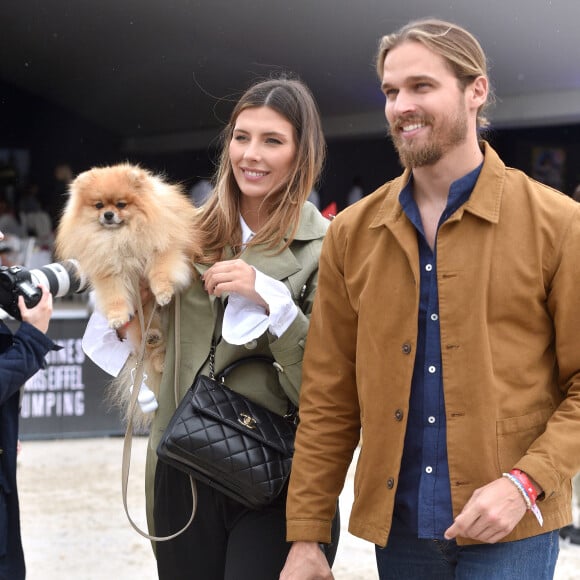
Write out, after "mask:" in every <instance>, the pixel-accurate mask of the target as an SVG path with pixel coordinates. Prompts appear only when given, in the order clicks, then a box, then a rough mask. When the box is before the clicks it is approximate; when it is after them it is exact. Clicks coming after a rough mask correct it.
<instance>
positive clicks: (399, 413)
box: [395, 409, 403, 421]
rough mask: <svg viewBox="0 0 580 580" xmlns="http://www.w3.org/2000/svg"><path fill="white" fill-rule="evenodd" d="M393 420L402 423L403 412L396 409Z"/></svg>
mask: <svg viewBox="0 0 580 580" xmlns="http://www.w3.org/2000/svg"><path fill="white" fill-rule="evenodd" d="M395 419H396V420H397V421H402V420H403V411H401V409H397V410H396V411H395Z"/></svg>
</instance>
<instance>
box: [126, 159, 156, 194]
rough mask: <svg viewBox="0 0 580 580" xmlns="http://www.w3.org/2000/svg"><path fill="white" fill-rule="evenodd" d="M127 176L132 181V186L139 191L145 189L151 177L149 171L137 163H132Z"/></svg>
mask: <svg viewBox="0 0 580 580" xmlns="http://www.w3.org/2000/svg"><path fill="white" fill-rule="evenodd" d="M127 176H128V178H129V181H130V182H131V186H132V187H133V189H136V190H137V191H138V190H140V189H143V188H144V187H145V186H146V184H147V181H148V179H149V178H150V175H149V173H148V172H147V171H145V169H142V168H141V167H139V166H137V165H131V166H130V167H129V171H128V172H127Z"/></svg>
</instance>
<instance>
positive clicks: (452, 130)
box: [389, 109, 467, 169]
mask: <svg viewBox="0 0 580 580" xmlns="http://www.w3.org/2000/svg"><path fill="white" fill-rule="evenodd" d="M415 122H418V123H424V124H425V126H426V127H431V136H430V137H429V139H428V141H427V142H426V143H424V144H422V145H417V144H414V143H413V141H411V142H409V141H407V140H406V139H403V138H402V137H401V135H400V133H399V129H400V128H401V126H403V125H408V124H410V123H415ZM389 137H390V138H391V141H392V142H393V145H394V146H395V149H396V150H397V153H398V154H399V160H400V161H401V165H403V167H406V168H407V169H413V168H414V167H426V166H428V165H434V164H435V163H437V162H438V161H440V160H441V159H442V158H443V156H444V155H445V154H446V153H447V152H448V151H450V150H451V149H452V148H453V147H456V146H457V145H460V144H461V143H463V142H464V141H465V139H466V137H467V115H466V114H465V111H464V110H463V109H459V110H458V112H457V114H456V115H455V116H453V117H449V118H447V119H446V121H445V122H444V123H443V124H440V126H439V127H435V125H434V119H433V117H407V118H402V119H399V120H397V121H396V122H395V125H394V126H393V127H392V128H389Z"/></svg>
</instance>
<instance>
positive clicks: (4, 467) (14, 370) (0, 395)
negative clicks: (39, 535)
mask: <svg viewBox="0 0 580 580" xmlns="http://www.w3.org/2000/svg"><path fill="white" fill-rule="evenodd" d="M3 238H4V234H2V232H0V240H1V239H3ZM41 289H42V298H41V299H40V301H39V302H38V304H36V305H35V306H34V307H33V308H27V307H26V305H25V303H24V298H23V297H22V296H19V297H18V308H19V312H20V316H21V317H22V323H21V324H20V326H19V328H18V330H17V331H16V332H15V333H14V334H13V333H12V332H11V331H10V329H9V328H8V327H7V326H6V325H5V324H4V323H3V322H2V321H0V580H21V579H23V578H24V577H25V575H26V570H25V565H24V554H23V550H22V542H21V539H20V514H19V507H18V494H17V489H16V446H17V441H18V415H19V403H20V388H21V387H22V385H23V384H24V383H25V381H26V380H28V379H29V378H30V377H31V376H32V375H34V374H35V373H36V372H37V371H38V370H39V369H41V368H43V367H44V365H45V361H44V357H45V355H46V354H47V352H48V351H50V350H58V349H59V348H60V347H59V346H57V345H56V344H55V343H54V342H52V340H50V339H49V338H48V337H47V336H46V334H45V333H46V331H47V330H48V324H49V322H50V316H51V314H52V295H51V294H50V293H49V292H48V290H47V289H46V288H44V287H42V288H41Z"/></svg>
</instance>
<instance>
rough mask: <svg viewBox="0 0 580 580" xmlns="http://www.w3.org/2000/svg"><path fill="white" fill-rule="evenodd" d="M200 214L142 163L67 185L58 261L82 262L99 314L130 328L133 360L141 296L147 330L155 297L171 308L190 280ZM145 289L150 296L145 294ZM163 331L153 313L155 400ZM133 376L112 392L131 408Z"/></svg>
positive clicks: (149, 369)
mask: <svg viewBox="0 0 580 580" xmlns="http://www.w3.org/2000/svg"><path fill="white" fill-rule="evenodd" d="M195 212H196V210H195V207H194V205H193V203H192V202H191V201H190V200H189V198H188V197H186V195H185V194H184V193H183V191H182V190H181V188H180V187H179V186H177V185H174V184H170V183H167V182H166V181H165V180H164V179H163V178H161V177H160V176H158V175H155V174H153V173H151V172H149V171H147V170H146V169H143V168H141V167H139V166H137V165H131V164H128V163H124V164H120V165H113V166H109V167H96V168H93V169H90V170H89V171H86V172H84V173H81V174H79V175H78V176H77V177H76V178H75V179H74V181H73V182H72V183H71V184H70V187H69V198H68V201H67V204H66V206H65V208H64V211H63V214H62V217H61V219H60V222H59V224H58V228H57V234H56V253H57V257H58V258H59V259H61V260H64V259H70V258H72V259H75V260H77V261H78V264H79V269H80V270H81V273H82V274H84V275H85V276H86V277H87V278H88V280H89V283H90V286H91V288H92V289H93V290H94V293H95V300H96V306H97V309H98V310H100V311H101V312H102V313H103V314H104V315H105V317H106V318H107V321H108V324H109V326H110V327H111V328H114V329H117V330H118V329H121V328H122V327H126V329H127V338H128V340H129V342H130V344H131V346H132V348H133V358H135V361H136V360H137V356H138V355H139V350H140V346H141V343H142V329H141V324H140V320H139V317H138V316H136V311H137V304H138V302H137V300H138V294H139V297H142V296H143V295H144V294H147V295H150V296H151V298H150V299H149V300H146V301H145V302H144V303H143V313H144V319H145V324H146V325H147V323H148V321H149V319H150V317H151V313H152V311H153V309H154V303H153V300H154V301H156V302H157V304H158V305H159V306H161V307H162V306H165V305H167V304H169V302H170V301H171V299H172V297H173V295H174V294H175V293H176V292H179V291H181V290H183V289H184V288H186V287H187V286H188V285H189V283H190V282H191V280H192V276H193V272H194V270H193V268H192V265H193V261H194V259H195V257H196V256H197V255H198V246H199V243H198V238H197V236H196V232H195V226H194V218H195ZM147 286H148V288H149V290H150V292H149V291H147V290H146V291H145V292H143V291H142V288H143V287H147ZM163 326H164V322H163V318H162V317H161V316H160V313H159V309H156V312H155V313H154V317H153V318H152V319H151V323H150V325H149V328H148V331H147V334H146V341H145V344H146V348H145V353H144V369H145V373H146V374H147V376H148V379H147V385H148V386H149V387H150V388H151V390H153V392H154V393H155V395H157V391H158V383H159V379H160V375H161V372H162V370H163V363H164V357H165V333H164V328H163ZM135 361H133V362H135ZM130 366H131V365H126V369H127V368H128V367H130ZM131 379H132V377H131V376H130V375H129V374H128V372H123V373H121V375H120V376H119V377H118V378H117V380H116V381H114V382H113V384H112V386H111V392H110V395H111V397H112V399H113V400H114V401H115V402H116V403H119V404H121V406H124V407H125V410H126V411H127V410H128V409H127V405H126V404H127V403H128V401H129V399H130V392H129V388H127V384H128V383H129V385H131ZM136 411H137V413H136V417H137V415H139V413H138V410H137V409H136ZM141 420H142V421H141ZM139 422H142V423H147V422H148V421H146V420H144V418H143V417H137V420H136V424H137V423H139Z"/></svg>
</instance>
